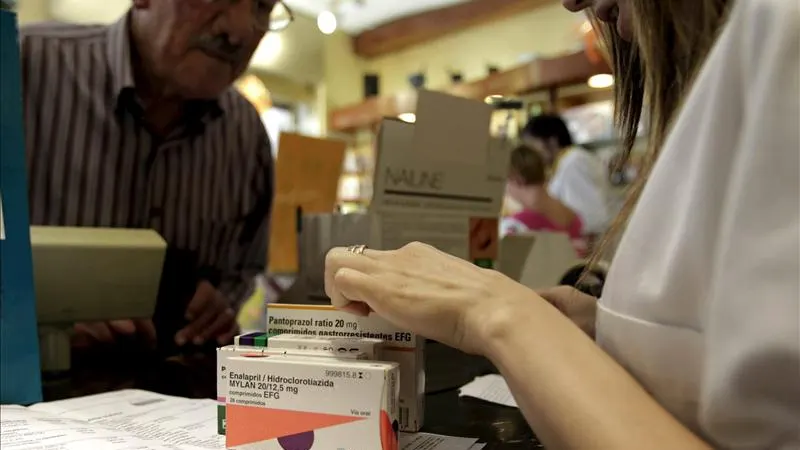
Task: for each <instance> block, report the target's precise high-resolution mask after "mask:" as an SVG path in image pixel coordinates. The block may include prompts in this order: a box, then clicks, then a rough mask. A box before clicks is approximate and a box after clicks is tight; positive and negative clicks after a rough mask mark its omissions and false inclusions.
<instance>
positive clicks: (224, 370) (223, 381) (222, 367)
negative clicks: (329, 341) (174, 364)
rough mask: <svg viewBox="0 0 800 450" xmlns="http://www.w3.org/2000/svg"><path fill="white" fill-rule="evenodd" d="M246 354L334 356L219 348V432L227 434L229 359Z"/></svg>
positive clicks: (354, 356)
mask: <svg viewBox="0 0 800 450" xmlns="http://www.w3.org/2000/svg"><path fill="white" fill-rule="evenodd" d="M244 355H264V356H281V355H296V356H305V357H310V358H324V359H329V358H332V356H331V354H330V353H327V352H315V351H304V350H287V349H275V348H273V349H270V348H266V347H250V346H246V345H238V346H237V345H228V346H225V347H220V348H218V349H217V433H219V434H225V430H226V428H227V427H226V422H227V421H226V417H225V402H226V401H227V398H228V360H230V358H233V357H237V356H244ZM340 358H342V359H354V360H357V359H364V360H365V359H368V358H367V354H366V353H363V352H361V353H356V352H349V353H347V354H345V355H341V356H340Z"/></svg>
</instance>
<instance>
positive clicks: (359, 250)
mask: <svg viewBox="0 0 800 450" xmlns="http://www.w3.org/2000/svg"><path fill="white" fill-rule="evenodd" d="M366 250H367V246H366V245H351V246H349V247H347V251H348V252H350V253H353V254H356V255H363V254H364V252H365V251H366Z"/></svg>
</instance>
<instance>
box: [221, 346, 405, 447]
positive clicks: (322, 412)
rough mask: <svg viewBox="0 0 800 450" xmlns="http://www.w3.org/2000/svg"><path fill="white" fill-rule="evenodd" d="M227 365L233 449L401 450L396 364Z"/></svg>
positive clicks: (277, 359) (238, 361)
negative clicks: (399, 449)
mask: <svg viewBox="0 0 800 450" xmlns="http://www.w3.org/2000/svg"><path fill="white" fill-rule="evenodd" d="M228 365H229V367H228V368H229V370H228V404H227V407H226V409H227V417H228V430H227V434H226V439H225V440H226V445H225V446H226V448H228V449H234V450H307V449H312V448H313V449H321V450H336V449H347V450H397V449H398V447H399V444H398V436H397V431H398V423H397V412H398V394H399V391H398V390H399V382H398V376H399V368H398V366H397V364H396V363H384V362H377V361H373V362H367V361H352V360H336V359H332V358H331V359H318V358H304V357H294V356H266V357H235V358H231V359H230V360H228Z"/></svg>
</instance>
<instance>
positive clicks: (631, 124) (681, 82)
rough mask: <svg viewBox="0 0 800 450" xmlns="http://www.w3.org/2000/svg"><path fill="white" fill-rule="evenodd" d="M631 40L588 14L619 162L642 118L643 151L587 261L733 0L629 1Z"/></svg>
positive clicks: (635, 194) (656, 145)
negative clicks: (600, 52)
mask: <svg viewBox="0 0 800 450" xmlns="http://www.w3.org/2000/svg"><path fill="white" fill-rule="evenodd" d="M629 1H630V4H631V8H632V19H633V31H634V35H635V36H636V42H635V43H631V42H626V41H624V40H623V39H621V38H620V37H619V35H618V34H617V32H616V29H615V25H612V24H607V23H603V22H600V21H599V20H597V19H596V18H593V19H592V20H593V23H594V26H595V28H596V29H597V30H599V34H600V36H601V39H602V42H603V43H604V44H605V50H606V53H607V55H608V57H609V59H610V61H611V66H612V69H613V71H614V75H615V77H616V84H615V88H614V103H615V116H616V117H615V119H616V123H617V127H618V129H619V132H620V135H621V140H622V158H620V160H619V164H625V163H626V162H627V161H628V160H629V159H630V156H631V152H632V150H633V146H634V143H635V142H636V137H637V134H638V130H639V125H640V123H641V122H642V118H643V113H644V116H645V117H646V119H647V120H648V125H649V127H648V129H649V130H648V143H647V150H646V153H645V155H644V157H643V159H642V165H641V170H640V172H639V176H638V177H637V179H636V181H635V182H634V183H633V185H632V186H631V188H630V191H629V193H628V198H627V200H626V201H625V205H624V206H623V208H622V210H621V212H620V214H619V215H618V216H617V218H616V219H615V221H614V223H613V224H612V226H611V229H610V230H609V232H608V234H607V236H606V237H605V239H604V240H603V243H602V244H601V245H600V246H599V247H598V249H597V251H596V252H595V256H594V257H593V262H595V261H596V259H597V257H598V256H599V255H600V254H601V253H602V252H603V251H604V248H605V247H606V246H607V244H608V242H610V241H612V240H613V239H615V238H616V237H617V235H618V234H619V233H620V230H621V229H622V228H623V227H624V225H625V223H626V222H627V220H628V218H629V216H630V214H631V212H632V211H633V209H634V207H635V206H636V203H637V201H638V200H639V196H640V195H641V192H642V189H643V188H644V185H645V183H646V181H647V178H648V176H649V174H650V171H651V170H652V168H653V165H654V164H655V162H656V160H657V159H658V155H659V152H660V150H661V147H662V145H663V144H664V140H665V139H666V136H667V134H668V132H669V129H670V126H671V125H672V121H673V120H674V119H675V117H676V116H677V114H678V112H679V110H680V107H681V104H682V102H683V99H684V98H685V97H686V95H687V94H688V93H689V90H690V89H691V86H692V83H693V82H694V79H695V77H696V75H697V73H698V72H699V70H700V68H701V67H702V64H703V62H704V61H705V59H706V57H707V56H708V53H709V52H710V50H711V48H712V46H713V45H714V42H716V40H717V37H718V35H719V33H720V31H721V30H722V27H723V25H724V24H725V21H726V19H727V15H728V11H729V8H730V7H731V6H732V5H733V1H734V0H629Z"/></svg>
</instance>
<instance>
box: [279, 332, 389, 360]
mask: <svg viewBox="0 0 800 450" xmlns="http://www.w3.org/2000/svg"><path fill="white" fill-rule="evenodd" d="M267 346H268V347H269V348H276V349H281V348H282V349H286V350H310V351H317V352H325V353H330V354H331V356H335V357H342V356H344V355H348V354H359V353H365V354H366V355H367V359H369V360H372V361H381V360H382V358H383V352H382V349H383V341H382V340H380V339H370V338H319V337H313V336H303V335H302V334H279V335H275V336H272V337H270V338H269V342H268V345H267Z"/></svg>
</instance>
